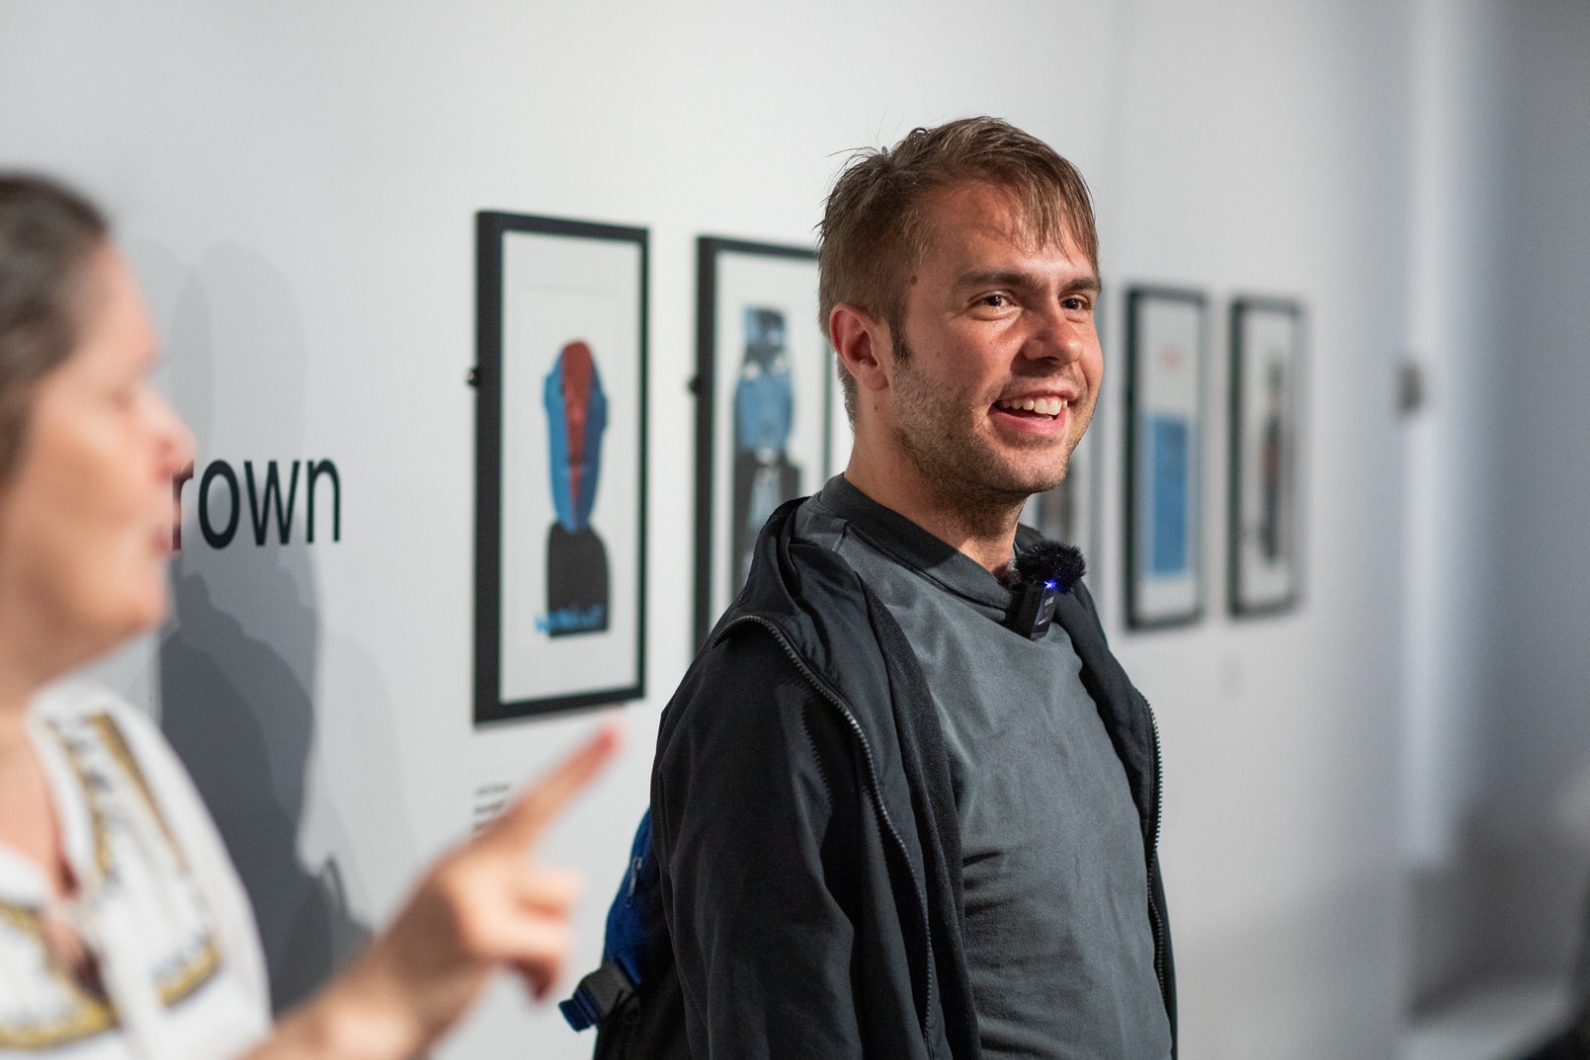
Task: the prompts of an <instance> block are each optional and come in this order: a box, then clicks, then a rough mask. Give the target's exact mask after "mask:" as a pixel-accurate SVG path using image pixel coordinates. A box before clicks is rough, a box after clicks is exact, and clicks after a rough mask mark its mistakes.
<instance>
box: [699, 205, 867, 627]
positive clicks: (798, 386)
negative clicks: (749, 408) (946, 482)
mask: <svg viewBox="0 0 1590 1060" xmlns="http://www.w3.org/2000/svg"><path fill="white" fill-rule="evenodd" d="M729 302H733V303H734V304H733V305H729V304H727V303H729ZM736 311H738V312H739V313H740V314H741V317H740V324H739V326H736V322H735V317H734V316H733V315H732V314H734V313H735V312H736ZM753 330H755V335H754V336H753V333H752V332H753ZM727 335H735V336H738V338H737V339H736V341H737V342H741V343H743V345H741V347H740V348H741V349H742V350H743V351H744V354H743V358H742V360H741V362H740V372H739V374H737V375H736V377H735V378H736V379H737V380H738V381H737V383H736V387H739V386H741V385H744V383H745V376H744V374H743V373H745V372H747V371H756V372H758V373H760V377H759V381H760V382H763V383H766V384H767V385H769V386H771V385H773V384H774V383H775V382H777V383H778V384H779V385H780V386H781V387H782V391H781V392H782V393H785V394H786V395H787V400H788V401H789V404H790V409H786V414H787V418H788V422H787V423H785V424H784V427H785V428H786V429H785V431H784V433H783V435H782V438H781V439H780V440H779V442H778V445H777V447H776V448H775V447H773V446H769V447H767V448H765V449H763V450H761V451H762V452H763V453H771V454H773V460H772V461H762V462H761V463H758V462H757V459H756V458H755V457H753V456H752V455H751V453H750V452H749V451H747V452H743V453H742V452H741V451H740V449H739V448H738V447H736V448H734V449H730V448H728V445H727V444H726V440H725V439H724V437H723V435H724V434H725V433H732V432H734V431H735V430H736V429H737V427H736V424H738V423H739V422H740V421H739V420H738V419H737V418H736V411H735V402H736V396H735V395H736V391H734V390H730V389H729V386H728V383H729V378H728V377H726V376H725V375H723V374H722V372H721V371H720V369H722V368H723V367H724V366H726V365H727V364H728V363H729V361H728V351H726V350H724V351H720V345H722V342H721V340H722V339H723V338H724V337H725V336H727ZM769 336H774V338H773V339H772V340H771V341H768V337H769ZM753 340H754V341H753ZM753 350H754V351H757V354H756V356H757V357H762V358H773V359H774V360H772V361H770V362H769V363H776V364H780V365H781V367H780V369H779V371H780V372H781V373H782V374H780V375H777V377H776V378H775V373H774V372H769V371H764V370H763V369H761V368H753V367H752V364H753ZM720 352H722V353H723V354H724V356H722V357H720ZM720 361H721V362H722V364H721V365H720ZM691 389H692V391H693V392H694V394H695V397H696V478H695V491H696V497H695V500H696V510H695V514H696V525H695V594H694V606H693V608H692V626H693V631H694V635H695V641H694V643H696V644H698V645H699V644H701V643H703V642H704V641H705V640H706V638H707V634H708V633H709V632H710V631H711V629H712V626H713V624H714V623H715V622H716V621H717V619H718V616H719V615H720V614H722V612H723V610H724V609H725V608H726V607H727V606H728V604H729V602H730V601H731V600H732V599H733V597H734V595H735V594H736V593H738V591H739V587H740V584H741V583H742V578H743V574H742V573H741V572H740V568H741V567H742V566H743V564H744V562H746V561H747V559H748V552H749V547H748V543H747V542H748V541H749V540H750V539H751V538H752V537H754V533H755V530H756V529H757V528H759V526H760V522H761V519H759V518H757V515H762V516H765V515H766V514H768V513H766V512H762V511H761V508H762V507H765V505H764V504H760V503H759V502H753V501H752V500H751V499H750V494H749V493H748V491H747V489H746V488H742V487H743V486H744V483H742V481H741V480H742V479H747V478H748V476H749V475H751V474H759V475H762V476H765V477H764V478H763V479H761V482H763V483H764V484H766V483H771V484H773V486H774V488H776V495H777V498H778V499H780V500H783V499H790V498H793V497H796V496H802V495H805V494H809V493H813V492H815V491H816V490H818V489H821V488H822V484H823V482H824V481H825V480H826V479H827V477H828V476H829V475H830V474H832V473H833V469H834V466H835V461H836V451H837V449H838V448H839V447H840V446H839V445H838V444H836V437H837V435H836V417H835V410H834V400H835V391H836V389H837V383H836V382H835V379H834V369H833V361H832V355H831V352H830V350H829V347H828V340H827V335H826V334H824V333H823V331H822V329H821V328H820V327H819V325H818V322H817V254H816V252H815V251H814V250H812V249H811V248H810V247H801V246H790V245H785V244H777V243H761V242H754V241H751V240H745V239H730V238H724V237H720V236H701V237H699V238H698V239H697V241H696V375H695V379H694V380H693V381H692V384H691ZM814 405H815V407H813V406H814ZM791 409H792V411H791ZM842 415H843V413H840V416H842ZM775 433H776V431H775ZM735 444H736V445H737V444H738V443H735ZM742 458H743V459H742ZM742 464H744V465H746V466H745V467H742V466H741V465H742ZM813 464H815V465H817V466H815V467H813V466H812V465H813ZM753 467H754V469H755V470H753V471H748V470H747V469H748V468H753ZM768 492H769V491H768V490H767V489H762V490H761V491H760V493H759V494H758V496H759V498H760V499H761V500H765V499H766V498H765V496H762V495H763V494H766V493H768ZM742 508H744V509H745V511H744V512H742V511H741V510H740V509H742ZM737 516H738V517H740V521H741V522H743V523H745V524H746V525H745V526H743V527H738V529H739V531H740V532H738V533H737V532H736V529H737V527H736V523H735V519H736V517H737ZM753 523H754V524H756V525H755V526H752V525H751V524H753ZM719 568H722V569H719Z"/></svg>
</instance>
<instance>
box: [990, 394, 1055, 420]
mask: <svg viewBox="0 0 1590 1060" xmlns="http://www.w3.org/2000/svg"><path fill="white" fill-rule="evenodd" d="M1067 404H1069V402H1067V401H1066V400H1065V399H1064V398H1014V399H1011V400H1009V401H1001V402H1000V403H999V407H1000V408H1002V409H1009V410H1011V411H1012V412H1017V411H1020V412H1036V413H1037V414H1038V415H1040V416H1058V415H1060V410H1061V409H1063V408H1065V407H1066V405H1067Z"/></svg>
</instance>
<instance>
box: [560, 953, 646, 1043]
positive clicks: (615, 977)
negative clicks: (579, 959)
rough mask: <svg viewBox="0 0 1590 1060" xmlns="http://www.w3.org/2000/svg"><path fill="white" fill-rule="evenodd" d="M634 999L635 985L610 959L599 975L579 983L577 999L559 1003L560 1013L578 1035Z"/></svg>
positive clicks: (598, 970) (604, 963) (576, 991)
mask: <svg viewBox="0 0 1590 1060" xmlns="http://www.w3.org/2000/svg"><path fill="white" fill-rule="evenodd" d="M634 996H635V984H634V983H632V982H630V980H629V976H628V975H625V974H624V969H623V968H622V967H620V966H619V964H618V962H617V961H614V960H611V959H608V960H604V961H603V962H602V966H601V967H600V968H598V969H597V970H596V971H594V972H592V973H591V974H590V975H587V976H586V977H585V978H584V979H581V980H580V985H579V986H577V987H575V988H574V996H573V997H571V998H569V999H568V1000H567V1001H560V1002H558V1011H560V1012H562V1013H563V1018H564V1019H566V1020H568V1021H569V1026H570V1027H573V1028H574V1029H575V1030H577V1031H583V1030H585V1029H586V1028H587V1027H594V1026H596V1025H597V1024H599V1023H601V1022H602V1021H603V1020H605V1019H606V1018H607V1017H608V1015H609V1014H610V1013H612V1012H614V1011H616V1010H617V1009H618V1007H619V1006H620V1005H622V1004H623V1003H624V1002H625V1001H628V1000H629V999H630V998H632V997H634Z"/></svg>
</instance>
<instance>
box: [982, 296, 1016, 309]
mask: <svg viewBox="0 0 1590 1060" xmlns="http://www.w3.org/2000/svg"><path fill="white" fill-rule="evenodd" d="M982 303H983V305H986V306H992V307H993V308H995V309H1003V308H1004V307H1005V306H1008V305H1009V304H1010V296H1009V295H1005V294H985V295H983V298H982Z"/></svg>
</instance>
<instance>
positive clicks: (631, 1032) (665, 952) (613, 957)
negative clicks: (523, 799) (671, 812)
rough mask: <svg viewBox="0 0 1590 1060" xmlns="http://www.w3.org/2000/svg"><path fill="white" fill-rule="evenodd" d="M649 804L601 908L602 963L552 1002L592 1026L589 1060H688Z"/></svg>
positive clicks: (574, 1021) (582, 1025)
mask: <svg viewBox="0 0 1590 1060" xmlns="http://www.w3.org/2000/svg"><path fill="white" fill-rule="evenodd" d="M660 877H661V873H660V872H659V870H658V866H657V858H656V857H655V856H654V855H653V853H652V848H651V810H649V809H648V810H647V811H646V815H645V816H644V817H642V818H641V819H640V827H639V828H638V829H636V831H635V842H634V844H633V845H632V846H631V847H630V851H629V868H628V870H626V871H625V873H624V880H623V883H622V884H620V886H619V889H618V894H617V895H616V896H615V897H614V898H613V904H612V906H611V907H609V909H608V911H607V935H606V938H605V940H604V942H603V945H602V965H601V967H600V968H598V969H596V971H594V972H592V973H591V974H589V975H587V976H586V977H585V978H584V979H581V980H580V983H579V985H578V986H577V987H575V990H574V996H573V997H571V998H569V999H568V1000H567V1001H563V1002H560V1003H559V1005H558V1008H559V1009H560V1010H561V1011H562V1013H563V1018H564V1019H566V1020H568V1021H569V1026H571V1027H573V1028H574V1029H575V1030H576V1031H583V1030H585V1029H586V1028H588V1027H595V1028H596V1049H595V1052H594V1054H593V1057H594V1060H619V1058H625V1057H645V1058H648V1060H653V1058H655V1060H689V1058H690V1043H689V1041H688V1040H687V1039H686V1037H685V1007H684V995H683V994H682V993H681V992H680V988H679V973H678V971H677V970H676V969H675V968H674V953H673V944H672V943H671V942H670V941H669V938H668V925H667V923H666V922H665V921H664V919H663V910H662V894H661V893H660V888H659V884H660Z"/></svg>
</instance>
